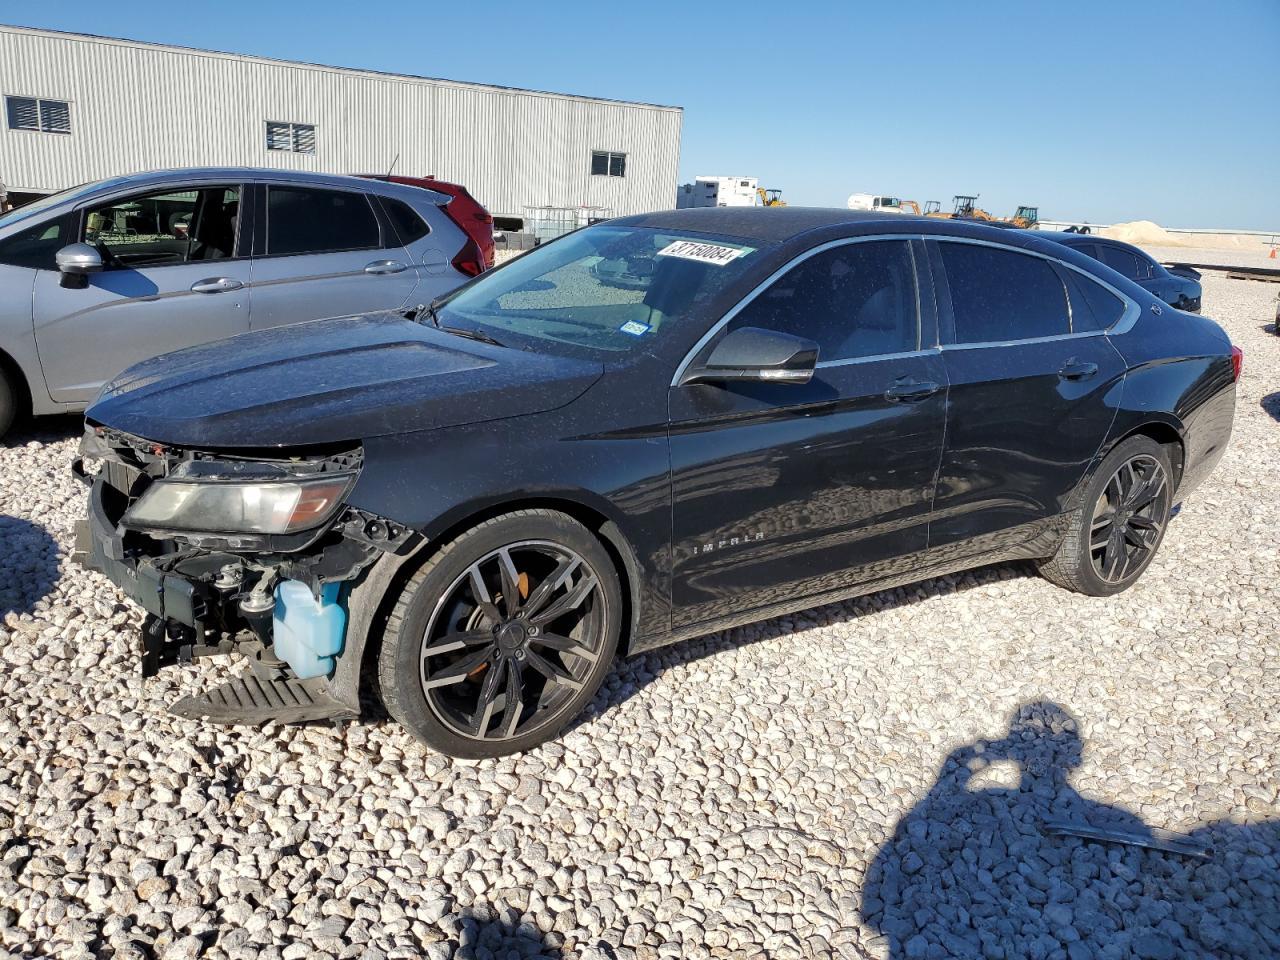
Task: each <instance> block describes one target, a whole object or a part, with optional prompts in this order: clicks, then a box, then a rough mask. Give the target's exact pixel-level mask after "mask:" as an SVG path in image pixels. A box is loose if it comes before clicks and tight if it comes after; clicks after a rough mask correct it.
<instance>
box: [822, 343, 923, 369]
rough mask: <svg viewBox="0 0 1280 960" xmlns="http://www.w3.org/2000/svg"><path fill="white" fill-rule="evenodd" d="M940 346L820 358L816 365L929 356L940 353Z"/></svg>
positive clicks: (841, 365) (823, 365) (826, 366)
mask: <svg viewBox="0 0 1280 960" xmlns="http://www.w3.org/2000/svg"><path fill="white" fill-rule="evenodd" d="M941 352H942V351H941V350H940V349H939V348H938V347H921V348H920V349H919V350H900V351H898V352H897V353H873V354H870V355H869V356H865V357H845V358H844V359H843V360H819V361H818V363H817V364H816V365H815V367H816V369H818V370H825V369H827V368H828V367H847V366H849V365H850V364H853V363H875V362H877V361H879V360H905V359H907V358H908V357H927V356H929V355H930V354H934V355H937V354H940V353H941Z"/></svg>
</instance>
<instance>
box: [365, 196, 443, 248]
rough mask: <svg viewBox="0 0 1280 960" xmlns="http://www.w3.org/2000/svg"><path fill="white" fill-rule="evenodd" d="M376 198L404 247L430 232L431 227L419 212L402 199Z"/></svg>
mask: <svg viewBox="0 0 1280 960" xmlns="http://www.w3.org/2000/svg"><path fill="white" fill-rule="evenodd" d="M378 199H379V200H381V201H382V209H383V210H385V211H386V213H387V219H388V220H390V221H391V226H392V227H393V228H394V229H395V231H396V235H397V236H398V237H399V238H400V242H401V243H402V244H404V245H405V246H406V247H407V246H408V245H409V244H411V243H414V242H416V241H418V240H421V239H422V238H423V237H425V236H426V235H427V234H429V233H430V232H431V228H430V227H429V226H427V222H426V221H425V220H423V219H422V216H421V214H419V213H418V211H417V210H414V209H413V207H411V206H409V204H407V203H405V202H404V201H403V200H395V199H393V198H391V197H379V198H378Z"/></svg>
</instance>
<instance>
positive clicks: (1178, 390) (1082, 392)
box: [77, 208, 1239, 757]
mask: <svg viewBox="0 0 1280 960" xmlns="http://www.w3.org/2000/svg"><path fill="white" fill-rule="evenodd" d="M1238 358H1239V354H1238V351H1236V350H1234V349H1233V347H1232V346H1231V344H1230V342H1229V341H1228V339H1227V336H1226V334H1224V333H1223V331H1222V330H1221V329H1220V328H1219V327H1218V326H1217V325H1216V324H1214V323H1213V322H1212V321H1210V320H1206V319H1202V318H1200V317H1195V316H1192V315H1189V314H1186V313H1181V312H1178V311H1173V310H1169V309H1168V308H1166V307H1165V306H1164V305H1163V304H1162V303H1161V301H1160V300H1159V299H1158V298H1156V297H1153V296H1152V295H1151V294H1150V293H1148V292H1147V291H1146V290H1144V289H1143V288H1142V287H1140V286H1138V285H1137V284H1136V283H1132V282H1129V281H1126V280H1124V279H1122V278H1120V277H1118V276H1117V275H1116V274H1115V273H1114V272H1112V271H1110V270H1107V269H1105V268H1102V267H1099V265H1098V264H1097V263H1096V262H1095V261H1093V260H1091V259H1089V258H1088V257H1086V256H1083V255H1082V254H1080V253H1079V252H1077V251H1075V250H1072V249H1070V248H1068V247H1065V246H1062V245H1061V244H1058V243H1054V242H1052V241H1049V240H1046V239H1044V238H1043V237H1039V236H1037V235H1035V234H1034V233H1024V232H1019V231H1004V230H996V229H993V228H990V227H984V226H982V225H980V224H976V223H962V222H956V221H941V220H936V219H922V218H911V217H903V216H880V215H876V214H858V213H850V212H849V211H845V210H840V211H828V210H804V209H799V208H787V209H782V210H779V209H767V210H766V209H759V210H731V209H725V210H720V209H700V210H683V211H675V212H667V213H655V214H649V215H644V216H636V217H628V218H623V219H620V220H613V221H610V222H608V223H604V224H600V225H597V226H593V227H589V228H587V229H584V230H580V231H578V232H576V233H573V234H570V235H568V236H566V237H564V238H562V239H560V240H557V241H555V242H552V243H549V244H545V245H544V246H542V247H540V248H538V249H537V250H534V251H533V252H531V253H528V254H526V255H524V256H522V257H520V258H518V259H516V260H514V261H512V262H511V263H509V264H507V265H505V266H503V267H501V268H499V269H497V270H494V271H491V272H489V273H486V274H483V275H482V276H480V277H478V278H476V279H475V280H474V281H472V282H470V283H469V284H467V285H465V286H463V287H461V288H460V289H459V290H458V291H456V292H455V293H453V294H451V295H449V296H448V297H447V298H445V299H443V300H442V301H440V302H438V303H436V304H433V305H431V306H429V307H425V308H423V309H421V310H420V311H418V312H416V313H415V314H414V315H413V316H402V315H379V316H367V317H351V318H345V319H335V320H325V321H318V322H314V323H310V324H304V325H302V326H298V327H284V328H278V329H273V330H265V331H261V332H258V333H250V334H247V335H244V336H240V337H237V338H235V339H232V340H229V341H225V342H223V343H221V344H215V345H210V346H205V347H198V348H194V349H190V350H186V351H182V352H179V353H174V354H170V355H168V356H166V357H161V358H158V359H155V360H151V361H148V362H146V363H143V364H140V365H139V366H136V367H134V368H133V369H132V370H131V371H128V372H126V373H125V374H123V375H121V376H120V377H118V378H117V379H116V380H115V381H114V382H113V383H111V384H109V385H108V387H106V388H105V389H104V391H103V393H102V395H101V397H100V398H99V399H98V400H97V402H96V403H95V404H94V405H93V406H92V408H91V409H90V410H89V412H88V422H87V429H86V433H85V438H84V442H83V445H82V455H83V456H84V457H88V458H98V459H100V460H101V461H103V465H102V468H101V469H100V470H99V471H98V473H97V474H96V477H93V476H91V475H90V474H89V473H87V472H86V471H85V470H84V469H83V466H81V465H77V470H78V471H79V472H80V473H81V475H83V476H85V477H86V479H88V480H90V481H91V482H92V496H91V498H90V507H89V516H88V518H87V520H86V521H85V522H84V523H83V524H82V527H81V530H80V537H79V553H80V555H81V558H82V560H83V561H84V562H86V563H89V564H90V565H92V566H93V567H95V568H97V569H98V570H101V571H103V572H104V573H106V574H107V575H108V576H109V577H110V578H111V579H113V580H114V581H115V582H116V583H117V584H119V585H120V586H121V587H122V588H123V589H124V590H125V591H126V592H128V593H129V594H131V595H132V596H134V597H135V598H136V599H137V600H138V602H139V603H140V604H141V605H142V606H143V607H144V608H145V609H146V610H147V612H148V617H147V619H146V621H145V627H144V631H143V634H144V636H143V667H144V672H146V673H150V672H153V671H154V670H157V669H159V668H161V667H163V666H164V665H165V664H167V663H171V662H176V661H183V660H189V659H191V658H193V657H199V656H202V655H206V654H213V653H229V652H233V651H234V652H238V653H241V654H243V655H246V656H247V657H248V658H249V659H250V660H251V670H250V671H249V672H247V673H245V674H244V675H243V676H242V677H241V678H240V679H239V680H235V681H233V682H231V683H229V684H225V685H223V686H220V687H217V688H214V689H212V690H210V691H208V692H207V693H205V694H203V695H201V696H198V697H192V698H188V699H187V700H184V701H181V702H180V703H178V704H177V705H175V707H174V710H175V711H176V712H178V713H181V714H183V715H185V716H190V717H204V718H209V719H214V720H222V721H243V722H261V721H265V720H270V719H277V720H309V719H316V718H321V717H353V716H355V715H356V714H357V713H358V711H359V710H360V703H361V700H360V694H361V692H362V690H363V689H365V688H368V687H375V686H376V689H377V690H378V691H379V693H380V695H381V697H382V699H383V701H384V702H385V705H386V707H387V709H388V710H389V711H390V713H391V714H392V715H393V716H394V717H396V718H397V719H399V720H400V721H401V722H402V723H403V724H404V725H405V726H407V727H408V728H409V729H410V730H412V731H413V732H414V733H415V734H416V735H417V736H418V737H419V738H421V740H422V741H424V742H425V743H427V744H429V745H431V746H432V747H434V748H436V749H438V750H441V751H444V752H446V753H450V754H454V755H458V756H467V757H484V756H495V755H499V754H503V753H508V752H512V751H516V750H523V749H526V748H528V747H531V746H533V745H535V744H537V743H539V742H541V741H543V740H545V739H547V738H549V737H552V736H554V735H555V734H556V733H558V732H559V731H560V730H562V729H563V728H564V727H565V725H566V724H567V723H569V721H570V720H571V719H572V718H573V717H574V715H575V714H577V713H578V712H579V711H580V710H581V709H582V708H583V706H584V705H585V704H586V703H587V702H588V701H589V700H590V699H591V698H592V696H593V695H594V694H595V692H596V690H597V689H598V688H599V686H600V684H601V681H602V680H603V678H604V677H605V675H606V674H607V673H608V671H609V669H610V663H611V661H612V660H613V659H614V658H615V657H616V656H619V655H625V654H634V653H639V652H641V651H645V650H650V649H652V648H654V647H657V646H659V645H661V644H665V643H670V642H672V641H675V640H679V639H681V638H685V637H691V636H695V635H699V634H705V633H708V632H712V631H717V630H722V629H725V628H728V627H732V626H735V625H738V624H742V623H745V622H748V621H752V620H758V619H761V618H764V617H770V616H774V615H778V614H782V613H786V612H789V611H795V610H798V609H800V608H804V607H809V606H813V605H816V604H821V603H827V602H829V601H833V600H837V599H839V598H843V597H848V596H851V595H855V594H858V593H864V592H867V591H871V590H878V589H882V588H885V587H889V586H892V585H895V584H902V583H906V582H910V581H913V580H919V579H922V578H924V577H930V576H936V575H939V574H944V573H947V572H951V571H956V570H960V569H963V568H968V567H973V566H977V565H979V564H986V563H991V562H993V561H1007V560H1014V559H1030V560H1034V561H1036V562H1037V563H1038V564H1039V566H1040V569H1041V571H1042V572H1043V573H1044V575H1045V576H1047V577H1048V578H1049V579H1050V580H1052V581H1053V582H1054V583H1056V584H1060V585H1061V586H1063V587H1065V588H1067V589H1071V590H1077V591H1080V592H1082V593H1086V594H1091V595H1095V596H1102V595H1108V594H1114V593H1117V592H1118V591H1121V590H1124V589H1125V588H1127V587H1129V586H1130V585H1131V584H1133V582H1134V581H1135V580H1136V579H1137V578H1138V577H1139V576H1140V575H1141V574H1142V572H1143V571H1144V570H1145V569H1146V568H1147V566H1148V565H1149V564H1150V563H1151V561H1152V557H1153V556H1154V555H1155V553H1156V551H1157V549H1158V548H1159V546H1160V543H1161V539H1162V537H1163V536H1164V533H1165V526H1166V524H1167V522H1168V520H1169V517H1170V516H1171V513H1172V511H1173V508H1174V506H1175V505H1176V504H1178V503H1179V502H1180V501H1181V500H1182V499H1183V498H1185V497H1186V496H1187V495H1188V494H1189V493H1190V492H1191V491H1192V490H1193V489H1195V487H1196V486H1197V485H1198V484H1199V483H1201V481H1203V480H1204V478H1205V477H1206V476H1207V475H1208V474H1209V472H1210V471H1211V470H1212V469H1213V468H1214V465H1215V464H1216V463H1217V462H1218V460H1219V458H1220V457H1221V456H1222V454H1223V451H1224V449H1225V447H1226V444H1227V440H1228V437H1229V435H1230V431H1231V418H1232V412H1233V408H1234V404H1235V378H1236V374H1237V373H1238V369H1239V366H1238ZM375 681H376V683H375Z"/></svg>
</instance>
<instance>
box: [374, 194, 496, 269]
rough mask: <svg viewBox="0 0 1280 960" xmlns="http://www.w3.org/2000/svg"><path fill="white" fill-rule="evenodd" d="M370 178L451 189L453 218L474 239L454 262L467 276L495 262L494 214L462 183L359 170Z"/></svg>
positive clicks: (448, 206) (448, 209) (447, 209)
mask: <svg viewBox="0 0 1280 960" xmlns="http://www.w3.org/2000/svg"><path fill="white" fill-rule="evenodd" d="M356 176H358V177H364V178H365V179H366V180H387V181H390V182H391V183H404V184H408V185H409V186H411V187H423V188H424V189H427V190H435V191H436V192H437V193H447V194H449V196H451V197H453V199H452V200H451V201H450V202H449V203H448V204H446V205H445V207H444V212H445V213H446V214H448V216H449V219H451V220H452V221H453V222H454V223H456V224H457V225H458V226H459V227H461V228H462V231H463V233H465V234H466V235H467V236H468V237H470V238H471V242H470V243H468V244H467V245H466V246H464V247H463V248H462V252H461V253H459V254H458V255H457V256H456V257H454V259H453V265H454V267H456V268H457V269H459V270H461V271H462V272H463V273H465V274H467V276H470V277H474V276H476V275H478V274H481V273H484V271H486V270H488V269H489V268H490V267H492V266H493V217H491V216H490V215H489V211H488V210H486V209H485V208H484V207H482V206H481V205H480V201H478V200H477V199H476V198H475V197H473V196H471V194H470V193H468V192H467V188H466V187H464V186H462V184H460V183H450V182H449V181H447V180H437V179H436V178H435V177H397V176H388V175H387V174H384V173H358V174H356Z"/></svg>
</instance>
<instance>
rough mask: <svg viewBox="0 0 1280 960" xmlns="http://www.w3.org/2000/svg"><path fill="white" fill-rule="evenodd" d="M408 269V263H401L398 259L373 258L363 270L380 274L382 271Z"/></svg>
mask: <svg viewBox="0 0 1280 960" xmlns="http://www.w3.org/2000/svg"><path fill="white" fill-rule="evenodd" d="M408 269H409V265H408V264H407V263H401V262H400V261H399V260H375V261H373V263H371V264H369V265H368V266H367V267H365V268H364V272H365V273H372V274H374V275H375V276H381V275H382V274H384V273H402V272H403V271H405V270H408Z"/></svg>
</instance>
